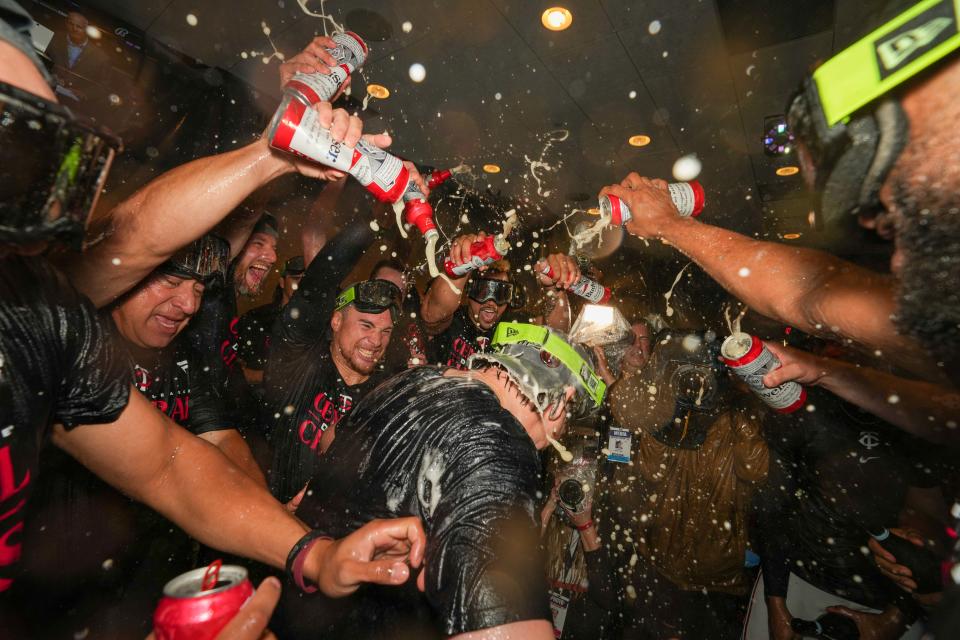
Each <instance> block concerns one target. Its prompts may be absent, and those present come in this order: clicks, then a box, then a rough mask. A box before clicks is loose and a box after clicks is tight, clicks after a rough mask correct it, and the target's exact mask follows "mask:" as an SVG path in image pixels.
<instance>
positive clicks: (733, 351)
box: [720, 333, 807, 413]
mask: <svg viewBox="0 0 960 640" xmlns="http://www.w3.org/2000/svg"><path fill="white" fill-rule="evenodd" d="M720 356H721V357H722V358H723V361H724V363H725V364H726V365H727V366H728V367H730V369H731V370H732V371H733V372H734V373H735V374H736V375H737V377H738V378H740V379H741V380H743V381H744V382H746V383H747V386H748V387H750V389H751V390H752V391H753V392H754V393H755V394H757V395H758V396H760V399H761V400H763V401H764V402H765V403H766V404H767V405H769V406H770V407H772V408H773V409H775V410H776V411H778V412H780V413H793V412H794V411H796V410H797V409H799V408H800V407H802V406H803V405H804V403H805V402H806V401H807V390H806V389H804V388H803V387H802V386H801V385H800V384H798V383H796V382H792V381H791V382H784V383H783V384H781V385H780V386H778V387H773V388H768V387H766V386H764V384H763V376H765V375H767V373H769V372H770V371H773V370H774V369H776V368H778V367H779V366H780V360H778V359H777V357H776V356H775V355H773V353H772V352H771V351H770V350H769V349H767V347H766V345H764V344H763V342H761V341H760V338H758V337H757V336H752V335H750V334H748V333H735V334H733V335H731V336H728V337H727V339H726V340H724V341H723V344H721V345H720Z"/></svg>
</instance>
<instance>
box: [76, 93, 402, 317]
mask: <svg viewBox="0 0 960 640" xmlns="http://www.w3.org/2000/svg"><path fill="white" fill-rule="evenodd" d="M314 108H316V109H317V111H318V112H319V115H320V121H321V123H323V125H324V126H327V127H329V128H330V130H331V133H332V135H333V138H334V139H336V140H342V141H344V142H346V144H349V145H354V144H356V142H357V140H359V139H360V135H361V132H362V129H363V126H362V123H361V122H360V119H359V118H356V117H353V116H350V115H349V114H348V113H347V112H346V111H343V110H342V109H336V110H334V109H332V108H331V106H330V105H329V104H327V103H321V104H319V105H316V106H315V107H314ZM372 141H373V142H374V144H383V143H387V144H389V137H388V136H387V137H375V138H374V139H373V140H372ZM292 171H300V172H301V173H303V174H305V175H309V176H311V177H317V178H325V179H335V178H339V177H342V176H343V175H344V174H343V173H341V172H339V171H335V170H332V169H327V168H325V167H322V166H320V165H317V164H314V163H308V162H301V161H295V160H293V156H288V155H284V154H280V153H277V152H274V151H271V149H270V147H269V146H268V144H267V140H266V138H261V139H259V140H257V141H256V142H253V143H251V144H249V145H247V146H245V147H243V148H241V149H237V150H235V151H229V152H227V153H222V154H219V155H216V156H210V157H207V158H201V159H199V160H194V161H193V162H188V163H187V164H185V165H182V166H180V167H177V168H175V169H172V170H171V171H168V172H166V173H165V174H163V175H162V176H160V177H159V178H157V179H156V180H153V181H151V182H150V183H149V184H147V185H146V186H145V187H143V188H141V189H140V190H139V191H137V192H136V193H135V194H133V195H132V196H131V197H130V198H128V199H127V200H125V201H123V202H122V203H120V204H119V205H117V207H116V208H115V209H113V210H112V211H111V212H110V213H109V214H108V215H107V216H106V217H105V218H104V219H103V220H101V221H100V222H99V223H98V224H97V225H96V227H95V228H94V229H93V230H92V231H91V234H90V235H91V237H93V238H98V237H102V239H101V240H100V241H99V242H96V244H94V245H93V246H92V247H90V248H89V249H88V250H87V251H85V252H84V253H83V254H77V255H72V256H70V257H69V258H68V259H69V260H70V262H71V263H70V264H69V265H66V266H65V269H64V270H65V272H66V273H69V274H70V277H71V279H72V281H73V283H74V285H75V286H76V287H77V289H79V290H80V291H81V292H82V293H84V294H86V295H87V296H88V297H89V298H90V299H91V300H93V302H94V304H96V305H97V306H103V305H105V304H108V303H110V302H112V301H113V300H115V299H116V298H117V297H118V296H120V295H122V294H123V293H125V292H126V291H127V290H128V289H130V288H131V287H132V286H133V285H135V284H136V283H137V282H139V281H140V280H142V279H143V278H144V277H145V276H146V275H147V274H149V273H150V272H151V271H152V270H153V269H154V268H156V267H157V266H158V265H159V264H161V263H162V262H164V261H165V260H167V259H168V258H169V257H170V256H171V255H173V253H174V252H175V251H176V250H177V249H179V248H180V247H182V246H184V245H186V244H187V243H189V242H192V241H193V240H196V239H197V238H199V237H200V236H202V235H203V234H204V233H206V232H208V231H210V230H211V229H212V228H213V227H214V226H216V225H217V224H218V223H220V222H221V221H222V220H223V219H224V218H225V217H226V216H227V214H229V213H230V212H231V211H233V210H234V209H235V208H236V207H237V206H238V205H239V204H240V203H241V202H243V200H244V199H245V198H246V197H247V196H248V195H250V194H251V193H252V192H253V191H255V190H256V189H258V188H259V187H261V186H263V185H265V184H266V183H268V182H270V181H271V180H273V179H274V178H276V177H277V176H280V175H282V174H284V173H290V172H292ZM241 226H242V225H241ZM248 231H249V229H248ZM231 240H232V241H231V248H232V249H233V250H235V251H236V250H238V248H237V246H234V245H238V246H242V244H243V242H241V241H240V238H239V237H234V238H232V239H231ZM238 243H239V244H238Z"/></svg>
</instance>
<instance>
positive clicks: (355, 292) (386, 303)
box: [336, 280, 403, 319]
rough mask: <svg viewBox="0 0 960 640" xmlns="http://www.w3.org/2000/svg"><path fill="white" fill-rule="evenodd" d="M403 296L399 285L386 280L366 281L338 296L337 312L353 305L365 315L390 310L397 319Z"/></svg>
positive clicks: (350, 287) (348, 288)
mask: <svg viewBox="0 0 960 640" xmlns="http://www.w3.org/2000/svg"><path fill="white" fill-rule="evenodd" d="M402 299H403V294H402V293H401V292H400V289H399V288H398V287H397V285H395V284H393V283H392V282H388V281H386V280H364V281H363V282H358V283H356V284H353V285H350V286H349V287H347V289H345V290H344V291H343V293H341V294H340V295H339V296H337V305H336V308H337V311H340V310H341V309H343V308H344V307H346V306H347V305H349V304H352V305H353V306H354V307H356V308H357V310H358V311H362V312H363V313H382V312H384V311H386V310H387V309H390V314H391V315H392V316H393V318H394V319H396V317H397V314H399V313H400V304H401V300H402Z"/></svg>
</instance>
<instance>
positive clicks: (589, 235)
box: [570, 209, 610, 249]
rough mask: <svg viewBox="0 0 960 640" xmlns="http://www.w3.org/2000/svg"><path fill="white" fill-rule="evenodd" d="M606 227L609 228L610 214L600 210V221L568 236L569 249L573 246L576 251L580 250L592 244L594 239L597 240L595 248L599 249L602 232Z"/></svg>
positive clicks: (601, 242)
mask: <svg viewBox="0 0 960 640" xmlns="http://www.w3.org/2000/svg"><path fill="white" fill-rule="evenodd" d="M574 211H580V209H575V210H574ZM608 226H610V212H609V211H604V210H603V209H601V210H600V219H599V220H597V222H596V223H595V224H593V225H592V226H589V227H587V228H586V229H584V230H583V231H580V232H578V233H575V234H573V235H572V236H570V246H571V248H573V247H574V246H575V247H576V248H577V249H580V248H582V247H583V246H584V245H587V244H590V243H591V242H593V239H594V238H597V239H598V240H597V246H598V247H599V246H600V245H602V244H603V232H604V230H606V228H607V227H608Z"/></svg>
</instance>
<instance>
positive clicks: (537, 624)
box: [451, 620, 554, 640]
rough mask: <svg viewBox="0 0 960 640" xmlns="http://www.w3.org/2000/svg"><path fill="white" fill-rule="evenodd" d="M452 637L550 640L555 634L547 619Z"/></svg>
mask: <svg viewBox="0 0 960 640" xmlns="http://www.w3.org/2000/svg"><path fill="white" fill-rule="evenodd" d="M451 637H452V638H453V639H454V640H548V639H552V638H553V637H554V636H553V625H552V624H550V623H549V622H547V621H546V620H523V621H521V622H512V623H510V624H502V625H500V626H499V627H490V628H489V629H481V630H480V631H471V632H470V633H461V634H459V635H456V636H451Z"/></svg>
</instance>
